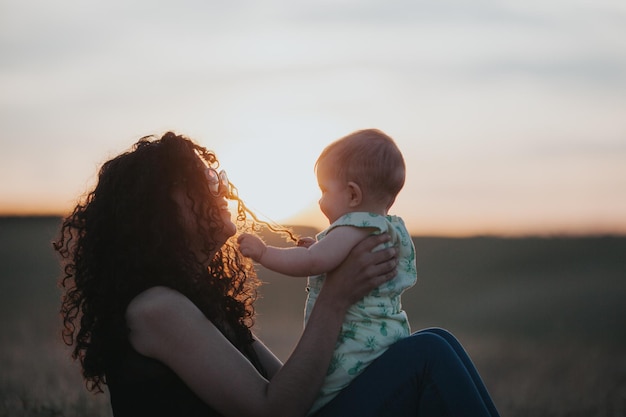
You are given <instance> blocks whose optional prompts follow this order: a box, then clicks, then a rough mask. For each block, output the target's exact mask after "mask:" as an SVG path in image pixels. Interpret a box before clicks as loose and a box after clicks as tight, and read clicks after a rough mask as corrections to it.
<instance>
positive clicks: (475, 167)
mask: <svg viewBox="0 0 626 417" xmlns="http://www.w3.org/2000/svg"><path fill="white" fill-rule="evenodd" d="M370 127H375V128H379V129H381V130H383V131H384V132H386V133H387V134H389V135H390V136H391V137H393V138H394V139H395V141H396V142H397V144H398V146H399V147H400V149H401V151H402V152H403V154H404V158H405V161H406V164H407V180H406V184H405V187H404V189H403V190H402V192H401V193H400V195H399V197H398V199H397V200H396V203H395V205H394V206H393V207H392V209H391V214H397V215H400V216H402V217H403V218H404V220H405V222H406V224H407V226H408V227H409V229H410V230H411V232H412V233H414V234H421V235H455V236H465V235H474V234H487V235H492V234H500V235H529V234H542V235H563V234H565V235H578V234H589V233H591V234H604V233H620V234H623V233H626V3H625V2H623V1H622V0H594V1H590V0H586V1H581V0H569V1H565V0H541V1H536V0H525V1H522V0H500V1H488V0H474V1H472V2H467V1H461V0H438V1H420V0H411V1H408V0H405V1H393V0H392V1H381V0H359V1H356V0H318V1H286V0H269V1H263V2H259V1H249V0H242V1H228V2H226V1H215V0H202V1H200V0H177V1H162V0H150V1H147V0H124V1H122V0H107V1H96V0H57V1H54V2H50V1H44V0H0V128H1V131H2V132H1V134H0V214H64V213H67V212H68V211H69V210H70V209H71V208H72V207H73V205H74V204H75V203H76V201H77V198H79V197H80V195H81V194H82V193H84V192H85V191H87V190H88V189H89V187H90V186H93V183H94V180H95V176H96V171H97V169H98V167H99V166H100V164H102V163H103V162H104V161H106V160H107V159H109V158H111V157H113V156H115V155H117V154H118V153H120V152H122V151H124V150H126V149H128V148H129V147H130V146H131V145H132V143H134V142H135V141H136V140H137V139H139V138H140V137H142V136H145V135H149V134H156V135H160V134H163V133H164V132H166V131H168V130H173V131H175V132H177V133H181V134H184V135H187V136H189V137H191V138H193V139H194V140H196V141H197V142H199V143H201V144H202V145H204V146H206V147H208V148H210V149H213V150H215V151H216V153H217V155H218V158H220V160H221V163H222V167H223V168H224V169H226V170H227V171H228V174H229V177H230V179H231V181H232V182H233V183H234V184H235V185H236V186H237V187H238V189H239V192H240V196H241V197H242V198H243V199H244V200H245V201H246V202H247V204H248V205H249V206H250V207H252V208H253V209H255V210H256V211H257V212H258V213H261V215H262V216H266V217H267V218H269V219H272V220H274V221H276V222H280V223H309V224H313V225H315V226H316V227H319V228H323V227H324V226H325V225H326V221H325V219H324V218H323V216H322V215H321V214H320V213H319V210H318V208H317V200H318V198H319V190H318V188H317V183H316V180H315V175H314V171H313V165H314V162H315V160H316V158H317V156H318V154H319V152H320V151H321V150H322V149H323V148H324V147H325V146H326V145H327V144H328V143H330V142H332V141H333V140H335V139H338V138H340V137H342V136H344V135H346V134H348V133H350V132H352V131H354V130H357V129H362V128H370Z"/></svg>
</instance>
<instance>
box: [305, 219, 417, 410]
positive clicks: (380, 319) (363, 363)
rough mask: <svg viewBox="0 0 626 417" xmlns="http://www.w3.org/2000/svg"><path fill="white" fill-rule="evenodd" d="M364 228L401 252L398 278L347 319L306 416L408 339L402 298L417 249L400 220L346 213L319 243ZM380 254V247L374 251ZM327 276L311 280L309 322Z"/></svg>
mask: <svg viewBox="0 0 626 417" xmlns="http://www.w3.org/2000/svg"><path fill="white" fill-rule="evenodd" d="M344 226H349V227H362V228H368V229H372V230H373V232H372V233H373V234H378V233H384V232H387V233H389V235H390V236H391V241H390V242H388V243H387V244H386V245H384V246H393V245H397V246H398V249H399V252H400V253H399V260H400V262H399V265H398V275H396V277H394V278H393V279H392V280H391V281H389V282H387V283H385V284H383V285H381V286H380V287H378V288H376V289H375V290H374V291H372V292H371V293H370V294H368V295H367V296H365V297H364V298H363V299H361V300H360V301H359V302H357V303H356V304H354V305H353V306H352V307H351V308H350V309H349V310H348V313H347V314H346V318H345V320H344V323H343V326H342V330H341V333H340V335H339V338H338V339H337V345H336V347H335V352H334V354H333V358H332V361H331V363H330V366H329V368H328V371H327V376H326V380H325V381H324V385H323V386H322V390H321V393H320V395H319V397H318V398H317V400H316V402H315V404H314V405H313V408H312V409H311V411H310V414H312V413H314V412H315V411H317V410H319V409H320V408H321V407H322V406H323V405H325V404H326V403H328V402H329V401H330V400H332V399H333V398H334V397H335V396H336V395H337V394H338V393H339V392H340V391H341V390H342V389H343V388H345V387H346V386H347V385H348V384H349V383H350V381H352V379H354V378H355V377H356V376H358V375H359V374H360V373H361V372H363V370H364V369H365V368H366V367H367V366H368V365H369V364H370V363H371V362H372V361H373V360H374V359H376V358H377V357H378V356H380V355H381V354H382V353H383V352H384V351H385V350H386V349H387V348H388V347H389V346H391V345H392V344H393V343H394V342H396V341H398V340H399V339H402V338H404V337H407V336H409V335H410V333H411V330H410V326H409V320H408V317H407V315H406V313H405V311H404V310H402V303H401V301H400V295H401V294H402V292H404V291H405V290H406V289H407V288H410V287H412V286H413V285H414V284H415V282H416V279H417V271H416V265H415V247H414V246H413V241H412V239H411V236H410V234H409V232H408V230H407V229H406V226H405V225H404V222H403V220H402V219H401V218H400V217H398V216H382V215H379V214H374V213H363V212H356V213H348V214H345V215H344V216H342V217H340V218H339V219H337V221H335V222H334V223H333V224H331V225H330V226H329V227H328V229H326V230H324V231H323V232H321V233H320V234H318V235H317V240H321V239H323V238H324V237H325V236H326V235H327V234H328V233H329V232H330V231H332V230H333V229H334V228H336V227H344ZM379 249H382V246H381V247H379V248H376V249H374V250H379ZM324 279H325V275H317V276H312V277H309V278H308V280H307V282H308V287H307V291H308V296H307V303H306V308H305V323H306V321H308V318H309V315H310V314H311V310H312V309H313V305H314V304H315V300H316V299H317V296H318V295H319V291H320V289H321V288H322V285H323V283H324Z"/></svg>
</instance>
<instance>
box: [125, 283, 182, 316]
mask: <svg viewBox="0 0 626 417" xmlns="http://www.w3.org/2000/svg"><path fill="white" fill-rule="evenodd" d="M185 304H192V303H191V301H190V300H189V299H188V298H187V297H185V296H184V295H183V294H181V293H180V292H178V291H176V290H173V289H172V288H169V287H163V286H158V287H151V288H148V289H147V290H145V291H143V292H141V293H139V294H138V295H137V296H135V298H133V299H132V300H131V301H130V303H129V304H128V307H127V308H126V316H127V318H128V317H135V316H143V315H145V314H155V313H158V312H167V310H170V309H175V310H177V307H182V306H184V305H185Z"/></svg>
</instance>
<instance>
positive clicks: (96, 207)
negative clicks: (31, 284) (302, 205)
mask: <svg viewBox="0 0 626 417" xmlns="http://www.w3.org/2000/svg"><path fill="white" fill-rule="evenodd" d="M218 167H219V161H218V159H217V157H216V156H215V154H214V153H213V152H211V151H209V150H207V149H205V148H204V147H202V146H200V145H198V144H196V143H194V142H193V141H191V140H190V139H188V138H186V137H184V136H181V135H176V134H174V133H171V132H168V133H166V134H165V135H163V136H162V137H161V138H154V137H145V138H142V139H141V140H139V141H138V142H137V143H136V144H135V145H134V146H133V147H132V148H131V149H130V150H129V151H127V152H124V153H122V154H120V155H118V156H116V157H114V158H112V159H111V160H109V161H107V162H105V163H104V164H103V165H102V168H101V169H100V172H99V175H98V182H97V184H96V186H95V188H94V189H93V190H92V191H91V192H90V193H89V194H87V195H86V196H85V198H84V199H83V201H82V202H80V203H79V204H77V206H76V207H75V209H74V211H73V212H72V214H71V215H69V216H68V217H67V218H66V219H65V220H64V222H63V225H62V229H61V235H60V237H59V239H58V240H57V241H56V242H55V244H54V245H55V249H56V250H57V251H58V252H59V254H60V255H61V257H62V261H63V263H64V266H65V269H64V271H65V276H64V277H63V279H62V282H61V284H62V286H63V287H64V288H65V294H64V298H63V304H62V309H61V313H62V315H63V319H64V325H65V329H64V332H63V335H64V338H65V340H66V343H68V344H75V347H74V356H75V357H78V358H79V359H80V360H81V363H82V364H83V370H84V374H85V377H86V378H87V379H88V381H91V382H92V383H93V387H95V388H96V389H98V388H99V384H100V383H101V381H102V379H101V378H102V375H103V372H104V365H103V360H104V357H105V356H106V355H107V354H111V352H113V351H114V350H115V349H116V348H119V347H120V346H121V345H122V344H123V343H124V342H125V340H126V333H125V332H126V329H125V321H124V312H125V309H126V306H127V305H128V302H130V300H131V299H132V298H133V297H135V296H136V295H137V294H139V293H140V292H141V291H143V290H145V289H147V288H150V287H152V286H157V285H164V286H168V287H171V288H174V289H176V290H178V291H180V292H181V293H183V294H184V295H186V296H188V297H189V298H190V299H191V300H192V301H193V302H195V303H196V305H198V307H199V308H200V309H201V310H202V311H203V312H204V313H205V314H206V315H207V317H209V318H210V319H214V320H215V322H216V325H218V327H219V326H220V323H221V324H222V325H223V326H222V331H224V332H225V334H227V337H229V338H231V339H232V340H233V342H234V343H235V344H236V345H242V344H243V343H244V339H247V338H250V333H249V326H251V319H252V315H253V308H252V302H253V301H254V299H255V297H256V292H255V287H256V280H255V279H254V278H255V274H254V270H253V268H252V265H251V264H250V263H249V262H248V261H247V260H245V259H244V258H243V257H241V256H240V255H239V254H238V253H237V251H236V249H235V247H234V246H233V245H232V244H231V243H230V242H227V240H228V238H229V237H230V236H232V235H234V234H235V232H236V228H235V225H234V224H233V223H232V221H231V220H230V213H229V212H228V210H227V204H226V200H225V195H230V196H233V197H234V194H235V192H234V191H235V190H234V187H232V185H231V184H228V185H227V186H226V183H225V184H223V185H222V186H221V187H220V186H219V184H218V187H217V190H216V188H215V186H214V185H215V184H214V182H213V177H212V174H213V171H212V170H214V169H217V168H218ZM218 175H219V174H218ZM216 191H217V192H216ZM249 278H251V279H249ZM229 332H230V333H229Z"/></svg>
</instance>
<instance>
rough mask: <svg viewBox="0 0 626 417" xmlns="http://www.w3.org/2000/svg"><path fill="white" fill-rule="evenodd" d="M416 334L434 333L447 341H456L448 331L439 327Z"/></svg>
mask: <svg viewBox="0 0 626 417" xmlns="http://www.w3.org/2000/svg"><path fill="white" fill-rule="evenodd" d="M418 333H434V334H436V335H438V336H440V337H443V338H444V339H446V340H447V341H457V338H456V337H455V336H454V335H453V334H452V333H450V332H449V331H448V330H446V329H443V328H441V327H429V328H426V329H423V330H420V331H419V332H418Z"/></svg>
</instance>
